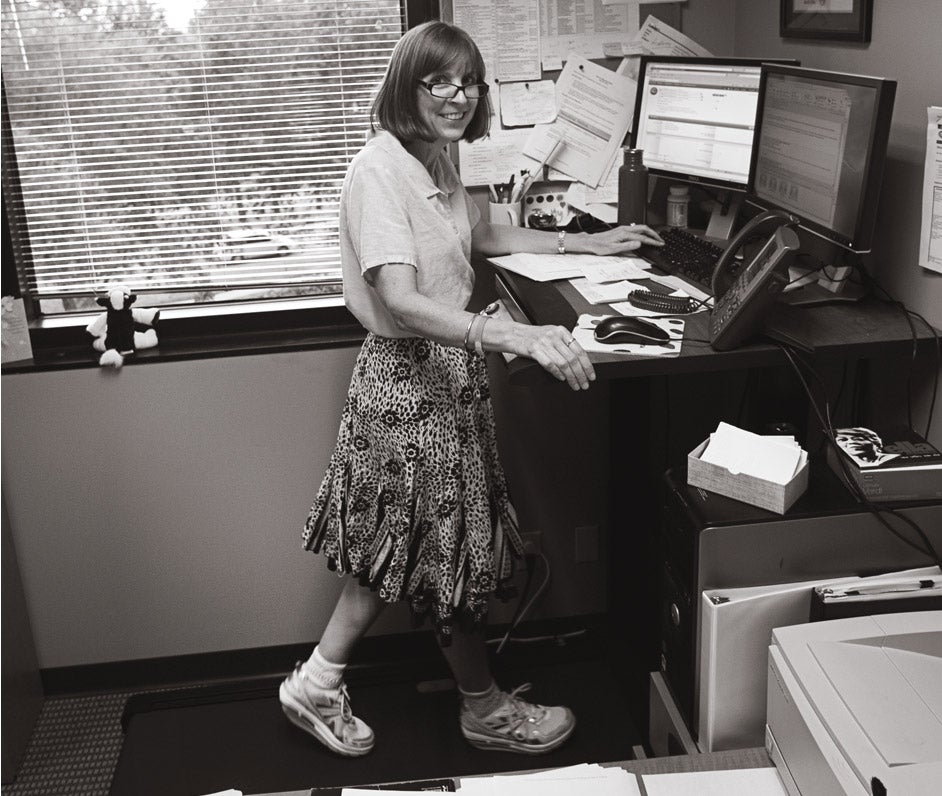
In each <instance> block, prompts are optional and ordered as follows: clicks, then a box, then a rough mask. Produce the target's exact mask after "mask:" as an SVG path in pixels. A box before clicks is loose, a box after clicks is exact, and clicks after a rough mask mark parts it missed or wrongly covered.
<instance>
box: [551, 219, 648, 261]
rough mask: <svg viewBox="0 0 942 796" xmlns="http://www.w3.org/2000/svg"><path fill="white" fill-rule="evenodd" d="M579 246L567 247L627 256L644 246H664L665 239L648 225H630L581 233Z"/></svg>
mask: <svg viewBox="0 0 942 796" xmlns="http://www.w3.org/2000/svg"><path fill="white" fill-rule="evenodd" d="M579 244H580V245H579V246H578V247H572V248H570V246H569V245H567V246H566V248H567V249H570V251H572V252H580V251H585V253H586V254H626V253H628V252H633V251H634V250H635V249H638V248H639V247H641V246H642V245H643V244H647V245H649V246H663V245H664V239H663V238H661V236H660V235H658V234H657V233H656V232H655V231H654V230H653V229H651V227H649V226H647V225H646V224H630V225H628V226H620V227H615V228H614V229H607V230H605V232H596V233H594V234H591V235H590V234H588V233H585V232H583V233H580V234H579Z"/></svg>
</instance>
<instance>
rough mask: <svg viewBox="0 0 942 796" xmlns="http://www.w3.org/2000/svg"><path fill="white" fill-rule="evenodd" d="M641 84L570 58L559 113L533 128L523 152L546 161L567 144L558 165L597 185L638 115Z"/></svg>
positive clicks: (558, 88)
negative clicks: (557, 143)
mask: <svg viewBox="0 0 942 796" xmlns="http://www.w3.org/2000/svg"><path fill="white" fill-rule="evenodd" d="M637 88H638V84H637V83H636V82H635V81H634V80H631V79H630V78H627V77H623V76H622V75H618V74H615V73H614V72H612V71H611V70H610V69H606V68H605V67H604V66H600V65H599V64H596V63H593V62H592V61H589V60H587V59H585V58H582V57H581V56H575V57H573V58H570V59H569V60H568V61H567V62H566V67H565V68H564V69H563V72H562V74H561V75H560V76H559V80H558V81H557V83H556V101H557V106H558V111H557V115H556V121H555V122H553V124H551V125H540V126H536V127H534V128H533V133H532V135H531V136H530V138H528V139H527V144H526V146H525V147H524V153H525V154H526V155H529V156H530V157H532V158H534V159H535V160H541V159H542V158H543V157H544V156H545V154H546V153H547V151H548V150H549V149H550V147H551V146H552V145H553V144H554V143H555V140H554V138H561V139H562V140H563V141H565V143H566V146H565V148H564V149H563V150H562V151H561V152H560V153H559V155H558V156H557V157H556V158H555V159H554V160H553V162H552V165H553V168H555V169H557V170H558V171H562V172H563V173H565V174H567V175H569V176H570V177H572V178H573V179H575V180H579V181H580V182H584V183H585V184H586V185H588V186H590V187H591V188H595V187H596V186H598V184H599V183H600V182H601V181H602V178H603V177H606V176H608V173H609V169H610V168H611V164H612V159H613V157H614V155H615V152H616V150H618V148H619V147H620V146H621V143H622V141H624V139H625V135H626V134H627V133H628V128H629V126H630V124H631V118H632V115H633V113H634V104H635V92H636V91H637Z"/></svg>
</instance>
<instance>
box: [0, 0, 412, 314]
mask: <svg viewBox="0 0 942 796" xmlns="http://www.w3.org/2000/svg"><path fill="white" fill-rule="evenodd" d="M77 5H79V4H77ZM80 5H82V6H84V7H83V8H75V7H68V8H67V7H53V6H49V7H44V6H42V5H39V4H36V5H34V4H32V3H27V2H23V0H9V1H8V2H6V3H4V6H3V17H2V23H3V24H2V31H0V32H2V37H3V41H2V43H3V46H4V47H5V48H6V49H5V51H4V83H5V88H6V99H7V105H8V111H9V113H8V114H7V115H6V116H7V118H5V119H4V126H5V129H4V133H5V135H10V136H11V138H12V142H13V144H14V146H15V152H16V158H17V170H18V178H19V179H18V184H19V190H20V193H21V196H20V197H18V198H17V199H16V200H14V201H12V202H11V203H10V208H11V213H12V215H13V216H14V218H13V219H12V223H14V224H15V225H16V229H17V233H18V234H17V236H15V237H16V239H17V240H28V242H29V248H28V250H29V253H30V259H29V260H27V261H25V262H22V263H18V265H22V266H23V267H22V268H21V271H22V273H21V280H22V281H23V282H24V283H25V284H26V285H27V287H28V288H29V290H30V291H31V292H32V293H33V294H34V296H36V297H37V298H44V297H60V298H61V297H65V296H78V295H82V294H91V293H94V292H96V291H100V290H101V289H102V288H103V287H104V286H105V285H106V284H107V283H108V282H124V283H126V284H128V285H129V286H130V287H131V288H132V289H137V290H140V289H146V290H147V291H156V292H159V291H181V290H184V289H186V288H188V287H192V289H193V290H194V291H200V292H201V293H206V294H213V293H221V292H223V291H226V290H229V289H231V288H232V287H233V286H236V287H239V288H259V289H265V288H273V289H277V288H279V287H286V288H290V289H292V290H293V289H296V288H297V287H298V286H299V285H311V286H320V287H323V285H324V284H325V282H331V281H333V282H337V280H338V279H339V244H338V240H337V235H338V232H337V202H338V199H339V189H340V184H341V183H342V180H343V176H344V173H345V171H346V164H347V163H348V162H349V159H350V158H351V157H352V156H353V154H354V153H355V152H356V151H358V150H359V149H360V147H361V146H362V144H363V142H364V140H365V135H366V132H367V130H368V122H369V120H368V111H369V105H370V103H371V101H372V96H373V92H374V91H375V87H376V86H377V85H378V83H379V81H380V79H381V78H382V75H383V72H384V70H385V65H386V62H387V61H388V58H389V54H390V53H391V51H392V48H393V46H394V45H395V42H396V41H397V40H398V38H399V36H400V35H401V34H402V31H403V13H402V8H401V3H400V2H393V1H392V0H386V1H385V2H384V0H374V2H357V3H350V2H339V0H320V1H318V0H299V2H294V3H288V2H282V1H281V0H253V2H251V3H249V2H238V0H233V1H232V2H228V3H226V5H225V6H224V7H223V6H221V4H220V3H209V4H204V3H202V2H198V0H194V3H193V9H192V14H191V15H190V17H189V23H188V24H186V25H183V27H185V28H186V29H185V30H181V29H179V28H176V27H174V28H170V27H167V26H166V25H165V24H164V22H163V19H162V17H161V15H160V14H158V15H156V16H153V17H152V16H150V11H151V7H150V6H148V5H146V4H145V5H141V6H136V5H130V4H129V5H127V6H123V5H122V4H120V3H118V4H115V3H112V2H109V1H108V0H88V2H85V3H83V4H80ZM73 9H74V10H73ZM122 14H123V15H126V16H123V17H121V16H120V15H122ZM239 230H260V231H263V232H264V234H266V235H268V237H269V240H268V242H266V243H263V244H259V246H261V247H262V249H260V250H253V249H252V248H251V246H249V245H247V244H244V243H243V244H241V249H240V248H239V247H238V246H239V245H238V244H236V245H235V248H233V247H232V244H231V241H229V247H228V248H226V246H227V241H228V238H227V236H228V235H229V234H230V233H233V232H238V231H239ZM285 239H287V240H288V241H289V243H288V244H287V245H288V246H289V247H290V251H289V253H288V254H287V256H275V255H276V254H277V251H276V250H277V247H278V246H279V245H280V242H282V241H284V240H285ZM265 247H267V249H266V248H265ZM22 253H23V252H22V251H19V250H18V254H20V255H22ZM232 254H236V255H239V254H243V255H245V259H241V260H240V259H233V258H232V257H231V255H232ZM21 260H22V257H21V256H20V257H18V261H21ZM319 292H320V290H319Z"/></svg>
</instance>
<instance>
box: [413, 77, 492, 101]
mask: <svg viewBox="0 0 942 796" xmlns="http://www.w3.org/2000/svg"><path fill="white" fill-rule="evenodd" d="M417 82H418V84H419V85H420V86H425V88H426V89H428V93H429V94H431V95H432V96H433V97H437V98H438V99H454V98H455V97H457V96H458V92H459V91H463V92H464V95H465V96H466V97H467V98H468V99H472V100H473V99H481V97H486V96H487V92H488V90H489V89H490V86H489V85H487V83H469V84H468V85H466V86H456V85H455V84H454V83H426V82H425V81H424V80H419V81H417Z"/></svg>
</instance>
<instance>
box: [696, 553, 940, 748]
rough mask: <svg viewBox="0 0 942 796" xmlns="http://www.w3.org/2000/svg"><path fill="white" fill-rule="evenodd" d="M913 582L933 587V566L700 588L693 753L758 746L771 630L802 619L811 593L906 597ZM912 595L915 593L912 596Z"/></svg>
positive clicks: (899, 607) (900, 607)
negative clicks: (881, 592) (888, 591)
mask: <svg viewBox="0 0 942 796" xmlns="http://www.w3.org/2000/svg"><path fill="white" fill-rule="evenodd" d="M920 580H932V581H933V582H935V583H939V582H940V581H942V578H940V572H939V568H938V567H926V568H922V569H914V570H906V571H904V572H893V573H887V574H885V575H877V576H873V577H867V578H860V577H856V576H852V577H845V578H833V579H827V580H821V579H819V580H815V581H805V582H802V583H780V584H771V585H767V586H749V587H744V588H734V589H710V590H707V591H704V592H703V593H702V594H701V598H700V599H701V620H700V636H699V650H700V655H699V697H698V698H699V708H700V709H699V722H698V736H697V743H698V746H699V747H700V750H701V751H703V752H714V751H720V750H725V749H743V748H749V747H755V746H762V745H764V743H765V718H766V715H765V710H766V691H767V671H768V647H769V642H770V640H771V636H772V630H773V628H776V627H784V626H787V625H797V624H804V623H806V622H808V621H810V620H811V615H812V601H813V599H814V594H815V590H816V589H817V588H821V589H825V590H830V591H823V592H822V594H830V595H834V594H839V593H841V594H850V593H852V592H854V591H856V592H858V593H873V592H875V591H876V590H877V589H878V588H879V586H880V585H881V584H885V585H887V587H888V588H897V589H899V588H903V587H902V586H901V585H900V584H901V583H905V584H907V588H909V589H910V590H909V591H907V592H905V593H913V592H912V588H911V587H912V585H913V584H917V583H918V582H919V581H920ZM918 591H921V590H917V591H916V593H917V594H918ZM929 591H931V592H934V593H935V594H936V595H938V593H939V592H937V591H936V590H934V589H930V590H929ZM832 602H833V600H832ZM858 604H863V603H862V602H861V603H858ZM904 606H905V607H904ZM908 609H909V603H904V602H903V601H901V600H897V601H896V602H895V611H896V612H899V611H904V610H908ZM913 610H916V608H913Z"/></svg>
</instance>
